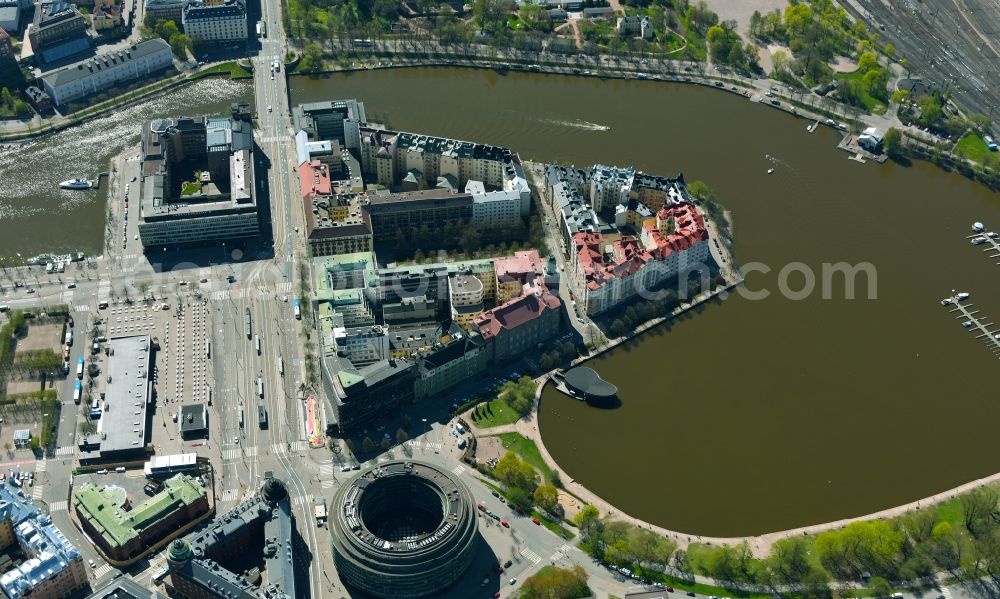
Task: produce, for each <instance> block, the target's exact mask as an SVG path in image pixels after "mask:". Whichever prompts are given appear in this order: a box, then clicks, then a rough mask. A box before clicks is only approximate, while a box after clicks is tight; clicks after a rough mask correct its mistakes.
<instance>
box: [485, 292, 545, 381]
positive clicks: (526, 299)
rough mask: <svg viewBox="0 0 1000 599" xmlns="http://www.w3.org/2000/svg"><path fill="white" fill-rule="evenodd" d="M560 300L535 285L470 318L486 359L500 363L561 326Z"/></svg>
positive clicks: (531, 346)
mask: <svg viewBox="0 0 1000 599" xmlns="http://www.w3.org/2000/svg"><path fill="white" fill-rule="evenodd" d="M561 308H562V302H560V301H559V298H558V297H556V296H555V295H553V294H552V293H550V292H549V291H548V290H547V289H546V288H545V286H544V285H539V286H538V287H537V288H536V289H535V290H533V291H532V292H531V293H526V294H524V295H521V296H519V297H516V298H514V299H512V300H510V301H509V302H507V303H505V304H503V305H500V306H497V307H496V308H493V309H492V310H488V311H486V312H484V313H482V314H480V315H479V316H477V317H476V319H475V320H474V321H473V322H474V324H475V327H476V328H477V329H478V331H479V335H480V336H481V337H482V338H483V341H484V342H485V343H486V344H487V347H488V350H489V352H490V360H491V361H492V362H494V363H503V362H507V361H510V360H512V359H515V358H519V357H521V356H523V355H524V354H525V353H527V352H530V351H533V350H534V349H536V347H537V345H538V344H539V343H542V342H544V341H546V340H548V339H550V338H551V337H552V336H554V335H555V334H556V333H558V332H559V328H560V326H562V309H561Z"/></svg>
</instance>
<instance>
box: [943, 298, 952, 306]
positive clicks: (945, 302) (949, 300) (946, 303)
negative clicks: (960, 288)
mask: <svg viewBox="0 0 1000 599" xmlns="http://www.w3.org/2000/svg"><path fill="white" fill-rule="evenodd" d="M941 305H942V306H950V305H951V298H950V297H946V298H944V299H943V300H941Z"/></svg>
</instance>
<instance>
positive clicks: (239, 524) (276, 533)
mask: <svg viewBox="0 0 1000 599" xmlns="http://www.w3.org/2000/svg"><path fill="white" fill-rule="evenodd" d="M294 530H295V516H294V514H293V513H292V506H291V501H290V499H289V497H288V489H287V488H286V487H285V485H284V483H282V482H281V481H280V480H278V479H276V478H274V477H273V475H272V474H271V472H270V471H266V472H265V473H264V483H263V484H262V485H261V487H260V489H259V490H258V491H257V492H256V493H254V494H253V495H252V496H251V497H250V498H249V499H246V500H244V501H243V502H241V503H239V504H238V505H237V506H236V507H234V508H233V509H232V510H231V511H229V512H227V513H226V514H224V515H222V516H220V517H218V518H216V519H215V520H214V521H213V522H212V525H211V526H208V527H206V528H204V529H202V530H201V531H200V532H197V533H194V534H192V535H190V536H188V537H186V538H184V539H175V540H174V541H172V542H171V543H170V545H169V546H168V547H167V550H166V555H167V572H168V574H167V577H166V578H165V579H164V582H165V585H166V589H167V591H168V592H169V594H170V596H171V597H180V598H181V599H216V598H218V597H231V598H239V599H294V598H295V597H297V596H298V594H297V592H296V584H295V582H296V581H295V571H296V567H297V565H298V564H297V561H298V560H299V556H298V553H299V552H298V549H297V547H296V544H295V543H293V542H292V537H293V533H294ZM250 548H253V550H256V549H258V548H259V550H260V551H262V552H263V556H264V564H263V568H262V569H261V575H262V578H263V580H264V581H265V582H263V583H261V584H259V585H258V584H252V583H251V582H250V581H249V580H247V578H246V576H244V575H243V574H242V570H239V571H236V572H234V571H232V570H230V569H229V568H228V567H226V566H227V565H228V564H233V565H235V566H236V567H240V566H239V565H238V564H239V563H240V562H239V561H238V560H239V558H241V557H243V556H245V555H246V553H247V551H248V550H250ZM299 592H301V589H300V590H299Z"/></svg>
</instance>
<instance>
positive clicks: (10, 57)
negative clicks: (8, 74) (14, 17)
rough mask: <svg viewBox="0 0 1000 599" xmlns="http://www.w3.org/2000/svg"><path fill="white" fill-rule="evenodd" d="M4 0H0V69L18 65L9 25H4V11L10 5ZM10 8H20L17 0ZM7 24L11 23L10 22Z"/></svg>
mask: <svg viewBox="0 0 1000 599" xmlns="http://www.w3.org/2000/svg"><path fill="white" fill-rule="evenodd" d="M3 1H4V0H0V69H3V68H7V67H10V66H15V67H16V66H17V55H16V54H14V44H12V43H11V41H10V34H9V33H7V27H5V26H4V24H5V21H4V19H5V18H6V17H5V15H4V11H5V10H6V9H7V8H8V7H7V6H5V5H4V4H3ZM10 8H12V9H13V10H20V7H19V6H18V5H17V3H16V2H15V3H14V4H13V5H12V6H10ZM6 24H7V25H10V23H6ZM11 31H14V29H13V28H12V29H11Z"/></svg>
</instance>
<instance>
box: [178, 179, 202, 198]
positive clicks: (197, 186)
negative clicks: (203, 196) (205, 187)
mask: <svg viewBox="0 0 1000 599" xmlns="http://www.w3.org/2000/svg"><path fill="white" fill-rule="evenodd" d="M200 191H201V183H193V182H190V181H185V182H184V185H183V186H181V195H182V196H189V195H194V194H196V193H198V192H200Z"/></svg>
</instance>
